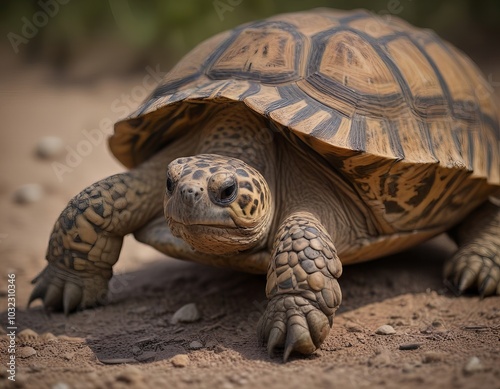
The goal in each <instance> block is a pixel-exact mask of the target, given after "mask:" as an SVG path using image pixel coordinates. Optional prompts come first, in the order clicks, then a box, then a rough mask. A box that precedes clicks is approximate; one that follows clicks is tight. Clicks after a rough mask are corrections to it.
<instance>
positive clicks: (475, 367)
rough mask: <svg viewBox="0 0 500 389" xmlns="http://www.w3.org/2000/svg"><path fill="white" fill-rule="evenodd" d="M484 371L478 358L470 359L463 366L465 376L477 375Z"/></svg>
mask: <svg viewBox="0 0 500 389" xmlns="http://www.w3.org/2000/svg"><path fill="white" fill-rule="evenodd" d="M483 370H484V365H483V364H482V362H481V360H480V359H479V358H478V357H472V358H471V359H469V360H468V362H467V363H466V364H465V366H464V373H465V374H468V375H469V374H474V373H479V372H481V371H483Z"/></svg>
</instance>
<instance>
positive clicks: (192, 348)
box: [189, 340, 203, 350]
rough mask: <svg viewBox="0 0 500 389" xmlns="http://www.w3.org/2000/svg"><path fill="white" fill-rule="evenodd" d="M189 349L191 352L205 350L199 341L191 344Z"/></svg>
mask: <svg viewBox="0 0 500 389" xmlns="http://www.w3.org/2000/svg"><path fill="white" fill-rule="evenodd" d="M189 348H190V349H191V350H199V349H200V348H203V344H202V343H201V342H198V341H197V340H195V341H193V342H191V343H189Z"/></svg>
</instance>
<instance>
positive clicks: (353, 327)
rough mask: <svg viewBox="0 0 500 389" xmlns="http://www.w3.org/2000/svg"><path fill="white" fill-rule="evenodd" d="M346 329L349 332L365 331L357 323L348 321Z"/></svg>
mask: <svg viewBox="0 0 500 389" xmlns="http://www.w3.org/2000/svg"><path fill="white" fill-rule="evenodd" d="M345 329H346V330H347V332H363V328H361V326H360V325H358V324H356V323H347V324H346V325H345Z"/></svg>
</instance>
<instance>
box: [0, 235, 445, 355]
mask: <svg viewBox="0 0 500 389" xmlns="http://www.w3.org/2000/svg"><path fill="white" fill-rule="evenodd" d="M452 250H453V244H452V243H451V242H450V241H449V240H448V239H447V238H445V237H443V236H442V237H438V238H437V239H434V240H433V241H430V242H428V243H426V244H423V245H421V246H419V247H416V248H414V249H412V250H409V251H407V252H404V253H400V254H397V255H393V256H390V257H387V258H384V259H381V260H377V261H372V262H368V263H363V264H357V265H351V266H346V267H345V268H344V274H343V276H342V278H341V287H342V290H343V295H344V299H343V304H342V307H341V308H340V310H339V312H338V315H342V314H344V313H347V312H349V311H352V310H355V309H357V308H359V307H362V306H364V305H368V304H372V303H375V302H380V301H384V300H386V299H391V298H394V297H396V296H399V295H403V294H408V293H422V292H425V291H426V290H428V289H431V290H435V291H438V293H447V292H446V290H445V288H444V286H443V283H442V265H443V262H444V259H445V258H447V257H448V256H449V255H450V254H451V253H452ZM110 291H111V293H110V303H109V304H108V305H106V306H103V307H99V308H96V309H90V310H86V311H82V312H78V313H75V314H73V315H70V316H69V317H67V318H66V317H65V316H64V315H62V314H59V313H57V314H51V315H47V314H45V313H44V312H43V310H42V309H41V308H40V307H38V308H33V309H30V310H28V311H25V310H20V311H18V313H17V314H18V323H22V328H20V329H23V328H31V329H33V330H35V331H36V332H38V333H44V332H51V333H53V334H55V335H61V334H64V335H68V336H74V337H83V338H85V339H86V342H87V344H88V345H89V347H90V348H91V349H92V351H93V352H94V353H95V355H96V357H97V358H98V359H99V360H101V361H107V360H118V361H119V360H121V359H124V360H128V359H131V360H132V359H133V358H136V360H138V361H144V362H146V361H147V359H148V356H151V357H152V359H155V360H161V359H167V358H170V357H172V356H174V355H176V354H179V353H183V352H189V350H191V349H194V348H196V347H195V345H193V343H192V342H199V343H201V344H202V345H203V346H204V347H205V348H207V349H214V350H218V349H224V348H229V349H232V350H234V351H237V352H238V353H240V354H241V355H243V356H244V357H245V358H247V359H260V360H269V357H268V356H267V354H266V352H265V350H264V348H263V347H261V346H260V345H259V342H258V341H257V336H256V325H257V322H258V319H259V317H260V315H261V313H262V312H263V310H264V308H265V304H266V298H265V292H264V291H265V277H263V276H255V275H249V274H243V273H238V272H233V271H228V270H224V269H216V268H210V267H206V266H203V265H198V264H194V263H188V262H181V261H175V260H169V259H164V258H159V259H158V261H157V262H154V263H152V264H149V265H145V266H144V267H143V268H142V269H141V270H140V271H137V272H133V273H124V274H117V275H115V277H114V278H113V279H112V282H111V284H110ZM193 302H194V303H196V305H197V306H198V308H199V310H200V312H201V320H199V321H197V322H195V323H189V324H175V325H174V324H171V323H170V318H171V316H172V315H173V313H174V312H175V311H176V310H177V309H178V308H180V307H181V306H183V305H184V304H187V303H193ZM6 316H7V315H6V314H4V313H2V317H6ZM141 358H142V359H141ZM310 358H314V356H312V357H310Z"/></svg>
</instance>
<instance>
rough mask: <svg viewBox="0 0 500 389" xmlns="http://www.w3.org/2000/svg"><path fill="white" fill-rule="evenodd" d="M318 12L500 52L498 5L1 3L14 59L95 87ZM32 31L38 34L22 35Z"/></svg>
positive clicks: (344, 0)
mask: <svg viewBox="0 0 500 389" xmlns="http://www.w3.org/2000/svg"><path fill="white" fill-rule="evenodd" d="M314 7H333V8H341V9H352V8H366V9H369V10H371V11H373V12H375V13H378V14H381V15H386V14H389V15H397V16H399V17H402V18H404V19H406V20H407V21H409V22H411V23H413V24H415V25H417V26H422V27H428V28H432V29H434V30H435V31H436V32H437V33H438V34H439V35H441V36H442V37H444V38H445V39H448V40H450V41H451V42H453V43H454V44H456V45H457V46H458V47H460V48H462V49H463V50H465V51H467V52H468V53H471V55H472V56H473V57H475V58H481V59H482V58H483V57H484V56H487V55H489V54H491V53H492V52H495V51H498V47H499V44H498V38H499V37H500V2H499V1H498V0H434V1H417V0H307V1H303V0H274V1H272V0H271V1H269V0H252V1H250V0H215V1H214V0H182V1H169V0H167V1H165V0H145V1H140V0H108V1H101V0H100V1H95V0H90V1H83V0H71V1H70V0H32V1H28V0H24V1H2V2H1V3H0V19H1V29H2V31H1V32H2V36H3V37H4V38H5V37H6V38H7V39H3V42H4V44H6V45H7V46H12V47H11V48H10V51H11V54H13V52H14V53H16V54H18V55H19V57H20V58H21V59H22V60H23V61H25V62H26V63H32V64H36V63H44V64H46V65H49V66H50V67H52V69H53V70H54V71H56V72H57V74H58V75H59V76H67V77H69V78H72V79H75V80H78V79H79V80H80V81H82V80H87V81H89V79H92V78H95V77H100V76H101V75H102V74H103V73H106V72H109V73H114V74H115V75H116V74H123V73H126V72H129V71H135V70H139V71H140V70H141V69H143V68H144V66H146V65H147V64H152V63H161V64H162V67H165V68H169V67H171V66H172V65H173V64H175V62H176V61H177V60H178V59H179V58H180V56H182V55H183V54H184V53H186V52H187V51H188V50H189V49H191V48H192V47H193V46H194V45H196V44H197V43H199V42H200V41H202V40H204V39H206V38H207V37H209V36H211V35H213V34H215V33H217V32H220V31H223V30H225V29H229V28H232V27H234V26H236V25H238V24H241V23H244V22H248V21H251V20H254V19H259V18H265V17H268V16H270V15H273V14H276V13H281V12H292V11H299V10H303V9H309V8H314ZM40 12H42V13H45V14H46V15H48V16H43V15H41V14H40ZM29 23H33V24H34V25H35V26H34V30H38V31H37V32H35V33H31V32H32V30H33V29H31V31H29V30H30V28H27V29H26V30H25V31H23V26H25V25H26V24H29ZM37 25H38V26H39V27H37ZM23 32H25V33H24V34H23ZM9 33H11V35H10V37H9ZM12 33H14V34H17V35H18V36H20V37H22V38H21V39H20V38H19V37H15V36H14V35H13V34H12ZM27 35H33V36H32V37H27ZM23 38H26V39H23Z"/></svg>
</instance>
